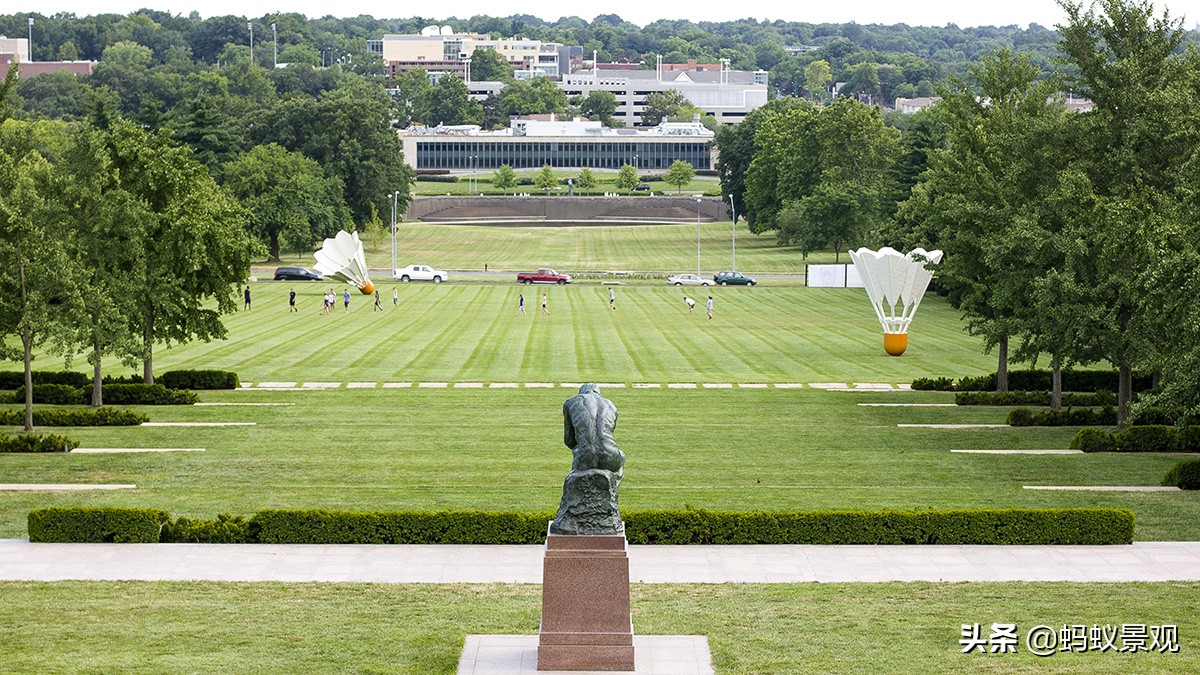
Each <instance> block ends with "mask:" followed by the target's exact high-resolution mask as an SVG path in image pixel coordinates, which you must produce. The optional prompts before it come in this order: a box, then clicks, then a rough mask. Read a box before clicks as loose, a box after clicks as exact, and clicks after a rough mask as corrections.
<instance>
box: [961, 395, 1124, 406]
mask: <svg viewBox="0 0 1200 675" xmlns="http://www.w3.org/2000/svg"><path fill="white" fill-rule="evenodd" d="M1050 399H1051V393H1050V392H1048V391H1003V392H994V391H960V392H958V393H957V394H955V395H954V402H955V403H957V404H958V405H1044V406H1048V405H1050ZM1116 402H1117V397H1116V396H1113V394H1112V392H1108V391H1098V392H1096V393H1094V394H1076V393H1072V392H1065V393H1063V395H1062V404H1063V405H1065V406H1104V405H1114V404H1115V403H1116Z"/></svg>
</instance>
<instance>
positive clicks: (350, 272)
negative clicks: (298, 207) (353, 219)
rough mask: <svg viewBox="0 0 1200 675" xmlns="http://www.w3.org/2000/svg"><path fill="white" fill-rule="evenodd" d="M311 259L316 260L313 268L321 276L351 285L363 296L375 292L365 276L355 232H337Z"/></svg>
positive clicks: (362, 256) (365, 267)
mask: <svg viewBox="0 0 1200 675" xmlns="http://www.w3.org/2000/svg"><path fill="white" fill-rule="evenodd" d="M313 257H314V258H316V259H317V264H316V265H314V267H316V269H317V271H318V272H320V273H321V274H324V275H325V276H327V277H330V278H333V279H337V280H338V281H341V282H344V283H347V284H353V285H354V286H355V287H356V288H358V290H360V291H362V294H363V295H370V294H371V293H374V292H375V284H373V283H371V278H370V276H368V275H367V259H366V257H365V256H364V255H363V245H362V241H360V240H359V238H358V233H357V232H354V233H350V232H346V231H344V230H343V231H341V232H338V233H337V236H336V237H333V238H332V239H326V240H325V242H324V244H322V246H321V249H320V250H319V251H317V252H316V253H314V254H313Z"/></svg>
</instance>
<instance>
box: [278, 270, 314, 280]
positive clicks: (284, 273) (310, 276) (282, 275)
mask: <svg viewBox="0 0 1200 675" xmlns="http://www.w3.org/2000/svg"><path fill="white" fill-rule="evenodd" d="M324 280H325V275H323V274H321V273H320V272H314V271H312V270H310V269H306V268H304V267H277V268H275V281H324Z"/></svg>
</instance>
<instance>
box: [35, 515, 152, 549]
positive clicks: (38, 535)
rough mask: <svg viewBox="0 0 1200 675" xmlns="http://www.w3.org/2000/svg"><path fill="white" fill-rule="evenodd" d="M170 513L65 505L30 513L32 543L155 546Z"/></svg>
mask: <svg viewBox="0 0 1200 675" xmlns="http://www.w3.org/2000/svg"><path fill="white" fill-rule="evenodd" d="M170 520H171V514H170V513H167V512H166V511H161V510H158V509H129V508H123V507H116V506H103V507H89V506H65V507H51V508H46V509H34V510H33V511H30V512H29V541H31V542H44V543H71V542H74V543H83V544H102V543H115V544H153V543H156V542H159V541H161V538H162V529H163V526H164V525H166V524H167V523H168V522H169V521H170Z"/></svg>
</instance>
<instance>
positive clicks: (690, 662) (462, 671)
mask: <svg viewBox="0 0 1200 675" xmlns="http://www.w3.org/2000/svg"><path fill="white" fill-rule="evenodd" d="M633 646H634V648H636V657H635V659H634V665H633V668H632V671H633V672H634V673H635V674H636V675H713V673H714V670H713V666H712V653H711V652H710V651H709V649H708V638H707V637H705V636H703V635H637V636H634V638H633ZM537 662H538V636H536V635H468V636H467V640H466V642H465V644H464V645H463V651H462V656H461V657H460V658H459V661H458V671H457V672H458V675H566V674H567V673H570V674H571V675H587V674H588V673H592V674H593V675H598V674H599V673H603V672H604V671H595V670H593V671H578V670H576V671H548V670H538V667H537ZM610 672H611V671H610Z"/></svg>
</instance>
